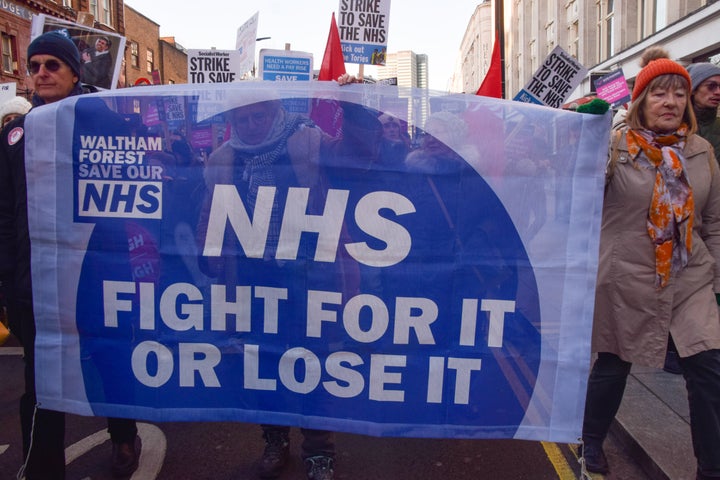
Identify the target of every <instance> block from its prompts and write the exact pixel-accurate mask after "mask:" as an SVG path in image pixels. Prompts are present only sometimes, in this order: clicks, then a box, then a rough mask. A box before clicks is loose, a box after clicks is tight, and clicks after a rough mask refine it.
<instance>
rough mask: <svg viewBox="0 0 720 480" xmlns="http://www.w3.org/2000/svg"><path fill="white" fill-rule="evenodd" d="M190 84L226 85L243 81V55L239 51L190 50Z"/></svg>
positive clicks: (188, 52) (188, 53) (188, 54)
mask: <svg viewBox="0 0 720 480" xmlns="http://www.w3.org/2000/svg"><path fill="white" fill-rule="evenodd" d="M187 56H188V80H189V82H188V83H225V82H239V81H240V80H242V74H243V73H244V72H246V71H247V70H244V68H245V67H244V66H243V62H242V54H241V53H240V52H238V51H237V50H215V49H210V50H194V49H193V50H188V51H187Z"/></svg>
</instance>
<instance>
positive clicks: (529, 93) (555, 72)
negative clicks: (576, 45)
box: [513, 46, 587, 108]
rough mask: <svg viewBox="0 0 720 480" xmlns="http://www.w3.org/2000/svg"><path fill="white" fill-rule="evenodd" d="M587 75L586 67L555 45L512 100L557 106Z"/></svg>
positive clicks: (563, 101)
mask: <svg viewBox="0 0 720 480" xmlns="http://www.w3.org/2000/svg"><path fill="white" fill-rule="evenodd" d="M585 75H587V69H586V68H585V67H583V66H582V64H580V62H578V61H577V59H576V58H573V57H572V56H570V54H569V53H567V52H566V51H565V50H563V49H562V48H561V47H560V46H557V47H555V48H554V49H553V51H552V52H550V55H548V56H547V58H545V61H543V64H542V65H541V66H540V68H538V70H537V72H535V74H534V75H533V77H532V78H531V79H530V81H529V82H528V83H527V84H526V85H525V88H523V89H522V90H520V92H518V94H517V95H515V98H513V100H516V101H520V102H526V103H536V104H539V105H547V106H549V107H554V108H559V107H560V106H561V105H562V104H563V103H565V100H567V99H568V98H569V97H570V95H571V94H572V92H573V91H574V90H575V89H576V88H577V86H578V85H580V82H581V81H582V80H583V78H584V77H585Z"/></svg>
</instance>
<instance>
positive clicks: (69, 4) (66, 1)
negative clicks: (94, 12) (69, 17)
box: [63, 0, 72, 8]
mask: <svg viewBox="0 0 720 480" xmlns="http://www.w3.org/2000/svg"><path fill="white" fill-rule="evenodd" d="M63 7H68V8H72V0H63Z"/></svg>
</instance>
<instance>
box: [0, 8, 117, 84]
mask: <svg viewBox="0 0 720 480" xmlns="http://www.w3.org/2000/svg"><path fill="white" fill-rule="evenodd" d="M80 13H85V14H90V15H92V17H88V16H87V15H86V17H87V18H90V19H91V21H92V19H93V18H94V22H93V24H92V25H89V24H88V26H92V27H93V28H97V29H99V30H105V31H108V32H113V33H117V34H119V35H124V34H125V19H124V16H125V12H124V3H123V0H92V1H91V0H57V1H53V0H3V1H2V2H0V37H1V38H0V40H1V47H2V66H1V68H0V83H13V82H14V83H15V84H16V92H17V94H18V95H22V96H25V97H27V98H30V97H31V96H32V91H31V90H30V82H29V78H28V75H27V68H26V65H27V58H26V55H25V53H26V52H27V47H28V45H29V44H30V27H31V21H32V15H33V14H45V15H48V16H51V17H56V18H59V19H62V20H67V21H70V22H77V21H78V14H80Z"/></svg>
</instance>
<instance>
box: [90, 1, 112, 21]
mask: <svg viewBox="0 0 720 480" xmlns="http://www.w3.org/2000/svg"><path fill="white" fill-rule="evenodd" d="M111 2H112V0H90V13H92V14H93V15H94V16H95V20H97V21H98V22H100V23H103V24H105V25H108V26H110V27H112V26H113V23H112V9H111V6H112V5H111Z"/></svg>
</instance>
